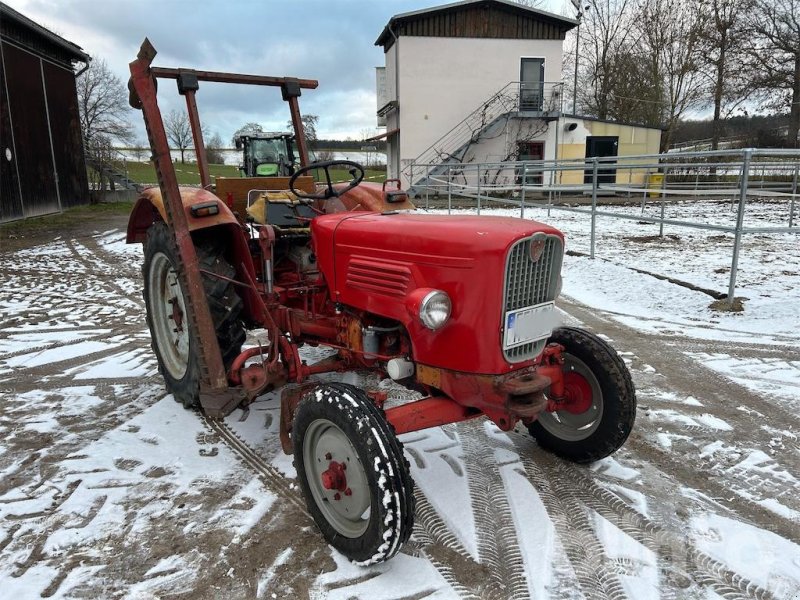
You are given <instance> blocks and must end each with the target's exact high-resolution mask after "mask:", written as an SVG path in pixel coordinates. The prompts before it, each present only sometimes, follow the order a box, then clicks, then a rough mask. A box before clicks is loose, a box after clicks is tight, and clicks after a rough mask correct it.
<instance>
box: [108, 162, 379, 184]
mask: <svg viewBox="0 0 800 600" xmlns="http://www.w3.org/2000/svg"><path fill="white" fill-rule="evenodd" d="M115 166H116V168H117V169H119V170H120V171H124V169H125V166H124V165H123V164H122V163H121V162H119V163H115ZM127 169H128V177H129V178H130V179H132V180H133V181H135V182H137V183H144V184H149V183H156V171H155V169H154V168H153V165H152V164H151V163H149V162H132V161H128V163H127ZM209 171H210V173H211V177H212V178H214V177H239V169H237V168H236V167H235V166H233V165H209ZM175 174H176V175H177V177H178V183H179V184H184V185H198V184H199V183H200V173H199V172H198V170H197V164H195V163H185V164H182V163H175ZM331 177H332V179H333V180H334V181H347V180H349V179H350V175H349V173H347V171H346V170H345V169H331ZM385 179H386V170H385V169H367V172H366V175H365V180H366V181H375V182H378V183H380V182H382V181H384V180H385Z"/></svg>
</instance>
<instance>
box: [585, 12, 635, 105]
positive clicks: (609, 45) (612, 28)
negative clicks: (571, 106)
mask: <svg viewBox="0 0 800 600" xmlns="http://www.w3.org/2000/svg"><path fill="white" fill-rule="evenodd" d="M633 3H634V0H588V2H587V5H588V6H589V10H587V11H586V12H585V13H584V16H583V20H582V23H581V27H583V30H582V32H581V44H580V48H578V50H577V51H578V55H579V57H580V65H581V70H582V71H583V77H582V79H583V80H584V83H585V85H583V86H580V89H581V93H580V95H581V100H582V104H583V105H584V108H585V109H586V111H587V112H588V113H590V114H593V115H595V116H596V117H598V118H600V119H607V118H609V99H610V97H611V96H610V94H611V93H613V89H614V86H615V84H616V81H617V79H618V75H619V73H618V68H619V65H620V61H619V60H618V57H619V56H620V55H622V54H624V53H625V52H626V51H628V50H629V49H630V48H632V47H634V46H635V44H636V43H637V42H638V39H637V37H636V33H637V32H636V29H635V21H634V19H632V18H631V10H632V8H633Z"/></svg>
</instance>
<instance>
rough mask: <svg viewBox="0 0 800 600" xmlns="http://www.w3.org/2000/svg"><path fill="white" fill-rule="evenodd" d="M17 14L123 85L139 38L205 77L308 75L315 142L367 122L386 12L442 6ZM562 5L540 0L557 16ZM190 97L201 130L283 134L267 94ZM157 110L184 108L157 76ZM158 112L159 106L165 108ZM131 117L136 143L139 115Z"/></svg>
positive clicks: (119, 1)
mask: <svg viewBox="0 0 800 600" xmlns="http://www.w3.org/2000/svg"><path fill="white" fill-rule="evenodd" d="M3 1H4V2H5V3H6V4H8V5H9V6H11V7H12V8H14V9H15V10H17V11H19V12H21V13H22V14H24V15H25V16H27V17H28V18H30V19H33V20H34V21H36V22H38V23H40V24H42V25H43V26H45V27H47V28H48V29H51V30H52V31H54V32H56V33H58V34H59V35H61V36H63V37H64V38H66V39H68V40H69V41H71V42H73V43H75V44H78V45H79V46H81V47H82V48H83V49H84V50H85V51H86V52H87V53H88V54H89V55H91V56H92V57H93V58H95V59H99V58H103V59H105V60H106V61H107V62H108V64H109V66H110V67H111V69H112V70H113V72H114V73H115V74H116V75H117V76H118V77H119V78H120V79H121V80H122V81H123V82H126V81H127V79H128V76H129V71H128V63H129V62H130V61H131V60H133V59H134V58H135V56H136V52H137V50H138V48H139V45H140V44H141V42H142V40H143V39H144V37H145V36H147V37H149V38H150V41H151V42H152V43H153V45H154V46H155V48H156V50H158V56H157V57H156V59H155V61H154V64H155V65H158V66H164V67H167V66H169V67H188V68H196V69H204V70H213V71H234V72H239V73H255V74H259V75H274V76H290V77H301V78H309V79H318V80H319V87H318V88H317V89H316V90H304V91H303V96H302V98H301V99H300V109H301V111H302V112H303V113H310V114H315V115H318V116H319V125H318V133H319V134H320V137H324V138H335V139H344V138H346V137H348V136H350V137H353V138H360V137H361V134H362V132H363V131H364V130H367V129H368V130H370V132H372V133H377V129H376V124H375V110H376V106H375V102H376V101H375V67H376V66H383V64H384V57H383V50H382V49H381V48H380V47H379V46H375V45H374V44H375V40H376V39H377V38H378V35H379V34H380V32H381V31H382V29H383V27H384V26H385V25H386V23H387V22H388V20H389V18H390V17H391V16H392V15H395V14H398V13H402V12H406V11H409V10H417V9H420V8H427V7H430V6H435V5H437V4H445V3H447V0H442V1H438V2H437V1H436V0H294V1H292V0H282V1H278V0H260V1H259V0H228V1H219V0H3ZM568 1H569V0H546V1H545V2H543V3H542V5H541V6H542V8H543V9H545V10H550V11H552V12H556V13H561V12H562V11H563V10H564V9H565V7H566V5H567V4H568ZM197 101H198V105H199V109H200V116H201V119H202V121H203V123H204V124H205V126H206V128H207V129H208V130H209V133H213V132H216V133H219V134H220V135H221V136H222V137H223V139H224V140H226V141H227V140H229V139H230V137H231V135H232V133H233V132H234V131H235V130H236V129H237V128H238V127H240V126H241V125H242V124H244V123H246V122H248V121H256V122H259V123H261V124H262V125H263V126H264V127H265V129H268V130H275V129H285V128H286V121H287V120H288V118H289V114H288V108H287V106H286V103H285V102H283V101H282V100H281V96H280V91H279V90H277V89H276V88H256V87H251V86H231V85H223V84H214V83H203V84H202V85H201V87H200V91H199V92H198V96H197ZM159 103H160V105H161V106H162V111H164V112H167V110H169V109H170V108H173V107H184V106H185V105H184V104H183V102H182V98H181V97H180V96H178V94H177V88H176V87H175V83H174V82H173V81H170V80H163V81H162V82H161V86H160V89H159ZM165 109H166V110H165ZM131 119H132V121H133V122H134V123H135V125H136V126H137V131H139V132H140V134H139V137H140V138H142V139H144V137H145V136H144V127H143V126H142V120H141V116H140V114H139V113H134V112H132V113H131Z"/></svg>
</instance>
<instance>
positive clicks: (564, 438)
mask: <svg viewBox="0 0 800 600" xmlns="http://www.w3.org/2000/svg"><path fill="white" fill-rule="evenodd" d="M548 343H556V344H561V345H562V346H564V354H563V356H564V373H565V375H568V376H569V377H572V381H571V383H567V386H568V387H570V386H573V389H575V388H580V390H581V391H583V392H584V394H583V396H584V400H585V401H587V402H588V404H589V407H588V408H587V409H586V410H585V411H583V412H579V413H575V412H570V411H567V410H563V411H558V412H555V413H548V412H544V413H542V414H540V415H539V418H538V419H537V420H536V421H534V422H533V423H532V424H531V425H529V426H528V431H530V433H531V435H532V436H533V437H534V438H536V441H537V442H538V443H539V445H540V446H541V447H542V448H544V449H546V450H549V451H550V452H553V453H554V454H556V455H558V456H561V457H563V458H566V459H569V460H571V461H574V462H577V463H590V462H594V461H596V460H600V459H601V458H605V457H606V456H608V455H610V454H613V453H614V452H616V451H617V450H619V448H620V447H621V446H622V444H624V443H625V440H627V439H628V435H630V433H631V430H632V429H633V423H634V421H635V420H636V391H635V390H634V387H633V382H632V381H631V374H630V372H629V371H628V368H627V367H626V366H625V363H624V362H623V361H622V359H621V358H620V357H619V355H618V354H617V353H616V351H615V350H614V349H613V348H612V347H611V346H609V345H608V344H607V343H606V342H605V341H603V340H602V339H601V338H599V337H598V336H596V335H594V334H592V333H589V332H588V331H584V330H583V329H577V328H574V327H562V328H560V329H556V330H555V331H553V335H552V336H551V337H550V339H549V340H548ZM581 380H583V381H581ZM587 392H588V397H587ZM568 395H569V392H568ZM579 395H580V392H579ZM580 408H581V405H580V404H577V405H573V408H572V411H575V410H580Z"/></svg>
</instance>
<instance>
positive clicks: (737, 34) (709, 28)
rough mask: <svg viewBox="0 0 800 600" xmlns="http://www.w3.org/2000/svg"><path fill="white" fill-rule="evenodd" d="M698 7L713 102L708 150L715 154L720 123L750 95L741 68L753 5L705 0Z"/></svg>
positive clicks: (748, 1)
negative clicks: (709, 146) (713, 151)
mask: <svg viewBox="0 0 800 600" xmlns="http://www.w3.org/2000/svg"><path fill="white" fill-rule="evenodd" d="M698 6H699V12H698V16H699V17H700V21H701V22H702V28H701V34H700V48H701V53H700V57H701V60H702V62H703V64H704V66H705V67H706V71H707V76H708V80H709V86H708V87H709V89H710V92H711V97H712V98H713V102H714V117H713V120H712V123H713V127H712V131H711V148H712V149H713V150H716V149H717V148H718V147H719V139H720V137H721V136H722V120H723V119H727V118H728V117H730V116H731V115H732V114H733V111H734V110H735V109H736V108H737V107H739V106H740V105H741V104H742V103H743V102H744V101H745V100H746V99H747V97H748V96H749V95H750V93H752V86H751V85H749V84H750V82H749V81H748V79H747V76H746V73H747V70H746V69H745V68H744V65H745V64H746V62H747V61H746V60H745V51H746V47H747V44H748V37H749V34H750V30H749V29H748V27H747V26H746V22H745V19H746V16H747V14H748V13H749V12H750V11H752V9H753V3H752V1H751V0H704V1H702V2H700V3H699V5H698Z"/></svg>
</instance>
